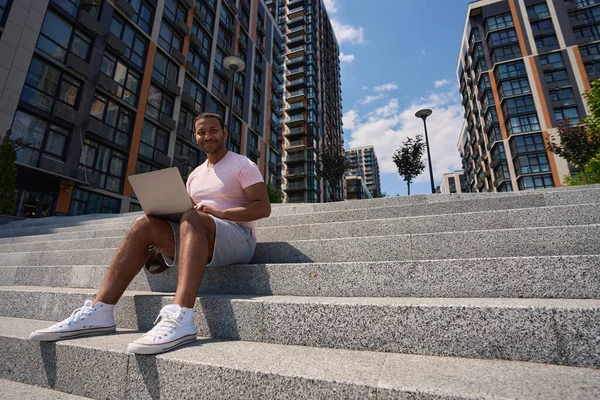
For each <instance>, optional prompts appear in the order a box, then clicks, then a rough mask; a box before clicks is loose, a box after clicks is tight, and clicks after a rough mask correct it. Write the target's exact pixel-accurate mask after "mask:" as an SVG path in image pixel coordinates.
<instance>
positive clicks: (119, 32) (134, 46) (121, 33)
mask: <svg viewBox="0 0 600 400" xmlns="http://www.w3.org/2000/svg"><path fill="white" fill-rule="evenodd" d="M110 31H111V32H112V33H113V34H115V35H116V36H117V37H118V38H120V39H121V40H123V41H124V42H125V43H126V44H127V50H126V51H125V54H124V57H125V58H126V59H128V60H129V61H131V62H132V63H133V65H135V66H136V67H138V68H144V61H145V59H146V48H147V44H148V40H147V39H146V38H145V37H144V35H142V34H140V33H138V32H136V31H135V29H134V28H133V27H132V26H131V25H129V24H128V23H126V22H125V21H123V20H122V19H121V18H120V17H117V16H116V15H115V16H113V19H112V21H111V23H110Z"/></svg>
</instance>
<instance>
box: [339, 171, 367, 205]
mask: <svg viewBox="0 0 600 400" xmlns="http://www.w3.org/2000/svg"><path fill="white" fill-rule="evenodd" d="M344 185H345V187H346V200H362V199H371V198H373V196H372V195H371V191H370V190H369V188H368V187H367V185H366V184H365V181H364V180H363V177H362V176H356V175H347V176H346V177H345V178H344Z"/></svg>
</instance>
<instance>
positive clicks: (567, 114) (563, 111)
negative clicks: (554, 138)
mask: <svg viewBox="0 0 600 400" xmlns="http://www.w3.org/2000/svg"><path fill="white" fill-rule="evenodd" d="M554 118H556V122H560V121H566V120H568V121H569V123H570V124H571V125H577V124H578V123H579V110H577V107H566V108H560V109H554Z"/></svg>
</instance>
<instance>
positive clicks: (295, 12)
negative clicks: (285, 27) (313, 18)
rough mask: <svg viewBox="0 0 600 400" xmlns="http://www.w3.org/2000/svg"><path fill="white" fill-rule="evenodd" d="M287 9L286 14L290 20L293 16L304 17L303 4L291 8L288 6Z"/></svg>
mask: <svg viewBox="0 0 600 400" xmlns="http://www.w3.org/2000/svg"><path fill="white" fill-rule="evenodd" d="M288 10H289V11H288V12H287V16H288V18H289V19H290V20H293V19H294V18H298V17H301V18H304V15H305V14H304V6H302V5H301V6H300V7H295V8H292V9H289V8H288Z"/></svg>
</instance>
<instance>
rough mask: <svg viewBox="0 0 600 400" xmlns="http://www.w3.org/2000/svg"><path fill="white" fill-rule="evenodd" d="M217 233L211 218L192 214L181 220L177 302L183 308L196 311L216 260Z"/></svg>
mask: <svg viewBox="0 0 600 400" xmlns="http://www.w3.org/2000/svg"><path fill="white" fill-rule="evenodd" d="M216 230H217V226H216V224H215V220H214V219H213V217H211V216H210V215H208V214H205V213H202V212H199V211H195V210H192V211H188V212H186V213H185V214H184V215H183V217H182V218H181V223H180V227H179V233H180V240H181V243H180V245H179V263H178V270H177V273H178V277H177V292H176V293H175V300H174V301H173V303H175V304H177V305H179V306H180V307H186V308H193V307H194V303H195V301H196V295H197V294H198V289H200V283H201V282H202V276H203V275H204V268H205V267H206V264H207V263H208V262H209V261H210V259H211V258H212V254H213V251H214V246H215V234H216Z"/></svg>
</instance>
